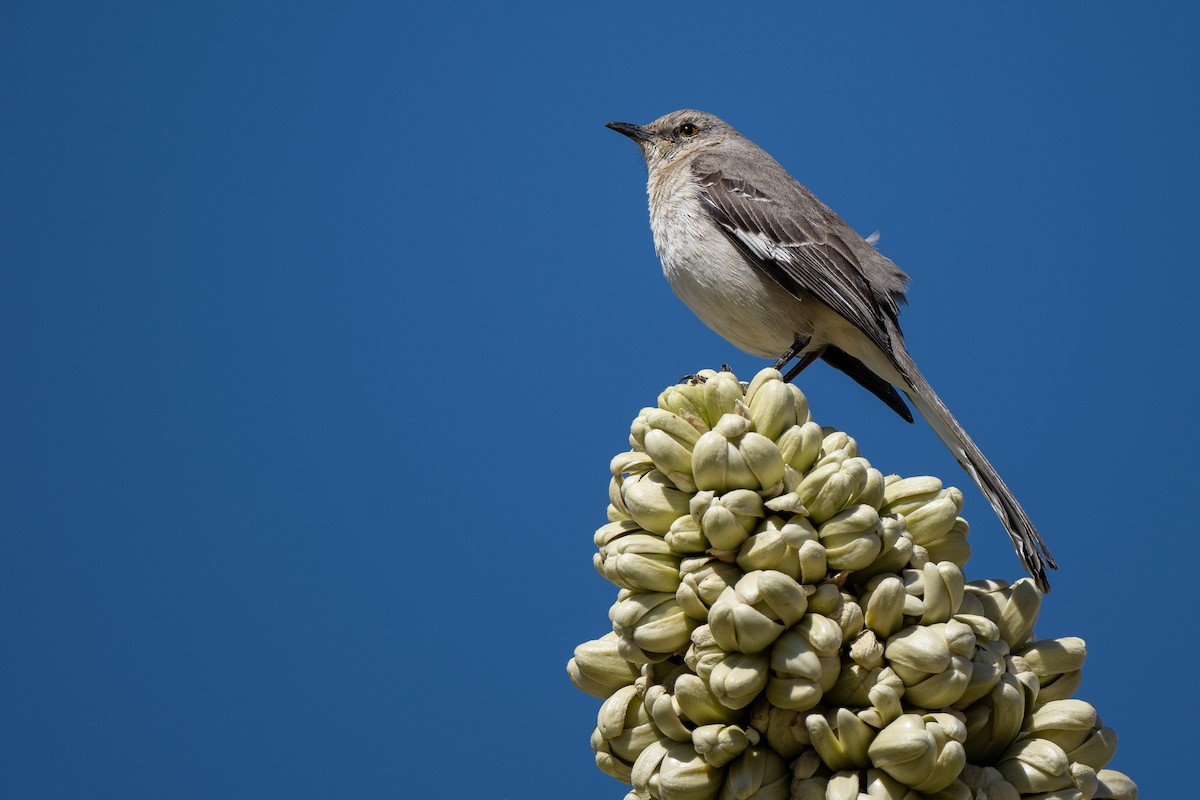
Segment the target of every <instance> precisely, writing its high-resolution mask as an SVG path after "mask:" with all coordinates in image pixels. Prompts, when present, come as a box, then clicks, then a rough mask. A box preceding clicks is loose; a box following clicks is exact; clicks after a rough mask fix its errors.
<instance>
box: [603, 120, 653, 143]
mask: <svg viewBox="0 0 1200 800" xmlns="http://www.w3.org/2000/svg"><path fill="white" fill-rule="evenodd" d="M604 127H606V128H612V129H613V130H614V131H616V132H617V133H622V134H624V135H626V136H628V137H629V138H630V139H633V140H634V141H635V142H639V143H641V142H648V141H650V131H648V130H646V129H645V128H643V127H642V126H641V125H634V124H633V123H632V122H610V123H608V124H607V125H605V126H604Z"/></svg>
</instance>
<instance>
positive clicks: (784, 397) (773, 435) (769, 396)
mask: <svg viewBox="0 0 1200 800" xmlns="http://www.w3.org/2000/svg"><path fill="white" fill-rule="evenodd" d="M772 373H773V374H772ZM791 389H792V386H791V385H790V384H787V383H784V382H783V376H782V375H780V374H779V371H778V370H762V371H761V372H759V373H758V374H757V375H755V376H754V379H753V380H752V381H750V385H749V386H748V387H747V388H746V405H747V406H748V407H749V409H750V419H751V420H753V422H754V429H755V430H756V431H758V432H759V433H761V434H762V435H763V436H766V437H767V438H768V439H773V440H778V439H779V437H780V435H782V434H783V432H784V431H785V430H787V429H788V428H791V427H793V426H795V425H802V424H804V423H805V422H807V421H808V401H807V400H805V401H803V403H801V404H797V402H796V394H799V390H796V394H793V393H792V391H791ZM800 397H801V398H803V397H804V395H800Z"/></svg>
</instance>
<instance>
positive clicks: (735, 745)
mask: <svg viewBox="0 0 1200 800" xmlns="http://www.w3.org/2000/svg"><path fill="white" fill-rule="evenodd" d="M754 738H755V740H757V739H758V734H757V733H755V734H754ZM749 746H750V737H749V736H747V735H746V731H745V730H743V729H742V728H739V727H738V726H737V725H721V724H713V725H701V726H700V727H699V728H696V730H694V731H692V747H694V748H695V749H696V752H697V753H699V754H700V755H702V756H704V760H705V761H707V762H708V763H709V764H712V765H713V766H714V767H723V766H725V765H726V764H728V763H729V762H730V761H732V760H733V759H735V758H737V757H738V756H740V755H741V754H742V753H743V752H744V751H745V750H746V748H747V747H749Z"/></svg>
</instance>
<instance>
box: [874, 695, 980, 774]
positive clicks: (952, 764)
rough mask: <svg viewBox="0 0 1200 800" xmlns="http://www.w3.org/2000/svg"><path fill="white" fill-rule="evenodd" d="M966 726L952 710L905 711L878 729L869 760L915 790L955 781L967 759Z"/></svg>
mask: <svg viewBox="0 0 1200 800" xmlns="http://www.w3.org/2000/svg"><path fill="white" fill-rule="evenodd" d="M966 738H967V730H966V727H965V726H964V725H963V724H962V722H961V721H960V720H959V719H958V718H957V717H955V716H953V715H951V714H941V713H934V714H924V715H919V714H904V715H902V716H900V717H899V718H898V719H896V720H895V721H893V722H892V723H891V724H890V725H888V726H887V727H886V728H884V729H883V730H882V731H880V732H879V735H878V736H877V737H875V740H874V741H872V742H871V746H870V747H869V748H868V751H867V754H868V756H869V757H870V759H871V763H872V764H873V765H874V766H876V767H878V768H879V769H882V770H883V771H884V772H886V773H888V774H889V775H891V776H892V777H893V778H895V779H896V780H898V781H901V782H902V783H904V784H906V785H908V786H910V787H912V788H913V789H915V790H916V791H918V792H925V793H928V792H937V791H940V790H942V789H945V788H946V787H947V786H949V785H951V784H952V783H954V781H955V779H957V777H958V774H959V773H960V772H961V771H962V768H963V766H964V765H965V764H966V763H967V755H966V751H965V750H964V749H963V742H964V741H965V740H966Z"/></svg>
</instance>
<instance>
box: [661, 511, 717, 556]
mask: <svg viewBox="0 0 1200 800" xmlns="http://www.w3.org/2000/svg"><path fill="white" fill-rule="evenodd" d="M690 505H691V504H690V503H689V508H690ZM663 541H665V542H666V543H667V546H668V547H670V548H671V549H672V550H674V551H675V552H676V553H680V554H696V553H704V552H706V551H707V550H708V548H709V547H711V546H712V545H711V543H710V542H709V541H708V539H706V538H705V537H704V534H703V533H701V532H700V523H699V522H697V521H696V518H695V517H693V516H692V515H691V514H684V515H683V516H682V517H678V518H677V519H676V520H675V521H674V522H672V523H671V527H670V528H669V529H668V530H667V532H666V533H665V534H663Z"/></svg>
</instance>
